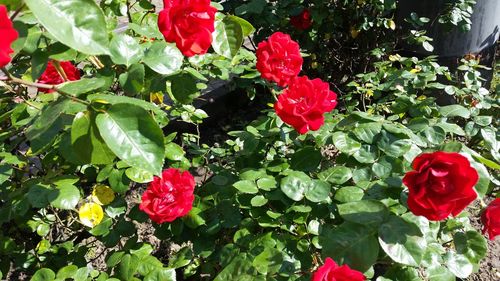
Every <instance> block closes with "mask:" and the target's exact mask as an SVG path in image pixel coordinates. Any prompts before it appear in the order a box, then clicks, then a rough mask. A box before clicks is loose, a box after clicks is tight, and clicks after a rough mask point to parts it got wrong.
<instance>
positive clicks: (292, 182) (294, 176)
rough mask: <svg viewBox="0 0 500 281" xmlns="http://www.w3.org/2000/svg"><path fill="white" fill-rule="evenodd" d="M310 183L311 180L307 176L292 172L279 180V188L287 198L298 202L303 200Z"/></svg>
mask: <svg viewBox="0 0 500 281" xmlns="http://www.w3.org/2000/svg"><path fill="white" fill-rule="evenodd" d="M311 183H312V180H311V178H310V177H309V176H308V175H306V174H305V173H303V172H297V171H294V172H291V173H289V174H288V176H286V177H284V178H283V179H282V180H281V184H280V187H281V191H283V193H285V195H286V196H288V198H290V199H292V200H294V201H300V200H302V199H303V198H304V196H305V193H306V191H307V190H309V187H310V185H311Z"/></svg>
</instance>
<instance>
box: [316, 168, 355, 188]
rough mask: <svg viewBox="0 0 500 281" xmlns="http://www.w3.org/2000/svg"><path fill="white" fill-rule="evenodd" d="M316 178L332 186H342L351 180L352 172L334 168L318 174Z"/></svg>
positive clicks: (347, 169) (348, 169) (346, 169)
mask: <svg viewBox="0 0 500 281" xmlns="http://www.w3.org/2000/svg"><path fill="white" fill-rule="evenodd" d="M318 178H319V179H320V180H322V181H327V182H329V183H332V184H343V183H345V182H347V181H348V180H350V179H351V178H352V170H351V169H350V168H347V167H343V166H335V167H332V168H329V169H327V170H325V171H323V172H321V173H319V174H318Z"/></svg>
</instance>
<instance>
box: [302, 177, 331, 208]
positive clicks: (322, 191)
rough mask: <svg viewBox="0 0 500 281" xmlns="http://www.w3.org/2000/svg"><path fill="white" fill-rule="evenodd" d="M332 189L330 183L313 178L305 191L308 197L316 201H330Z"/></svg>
mask: <svg viewBox="0 0 500 281" xmlns="http://www.w3.org/2000/svg"><path fill="white" fill-rule="evenodd" d="M330 189H331V186H330V184H328V183H326V182H324V181H319V180H313V181H312V182H311V184H310V185H309V188H308V190H307V191H306V193H305V196H306V199H307V200H309V201H311V202H315V203H319V202H328V201H330Z"/></svg>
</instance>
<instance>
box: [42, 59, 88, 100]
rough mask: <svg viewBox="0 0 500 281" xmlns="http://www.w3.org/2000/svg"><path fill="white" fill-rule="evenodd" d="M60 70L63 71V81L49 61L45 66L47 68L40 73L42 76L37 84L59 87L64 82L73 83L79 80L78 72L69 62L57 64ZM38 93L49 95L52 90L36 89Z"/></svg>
mask: <svg viewBox="0 0 500 281" xmlns="http://www.w3.org/2000/svg"><path fill="white" fill-rule="evenodd" d="M59 65H60V66H61V68H62V70H63V71H64V75H66V79H64V78H63V77H62V76H61V74H59V72H57V70H56V67H55V66H54V64H53V63H52V61H49V63H48V64H47V68H46V69H45V71H44V72H43V73H42V76H40V78H39V79H38V83H42V84H47V85H59V84H61V83H64V81H66V80H67V81H75V80H80V70H78V68H76V67H75V66H74V65H73V64H72V63H71V62H69V61H61V62H59ZM38 90H39V91H40V92H45V93H50V92H53V91H52V90H48V89H38Z"/></svg>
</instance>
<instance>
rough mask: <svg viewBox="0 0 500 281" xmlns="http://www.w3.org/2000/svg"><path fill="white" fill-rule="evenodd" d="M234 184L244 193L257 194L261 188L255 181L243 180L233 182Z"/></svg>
mask: <svg viewBox="0 0 500 281" xmlns="http://www.w3.org/2000/svg"><path fill="white" fill-rule="evenodd" d="M233 186H234V187H235V188H236V189H238V190H239V191H241V192H243V193H248V194H255V193H257V192H259V188H258V187H257V185H256V184H255V182H253V181H249V180H241V181H237V182H235V183H234V184H233Z"/></svg>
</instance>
